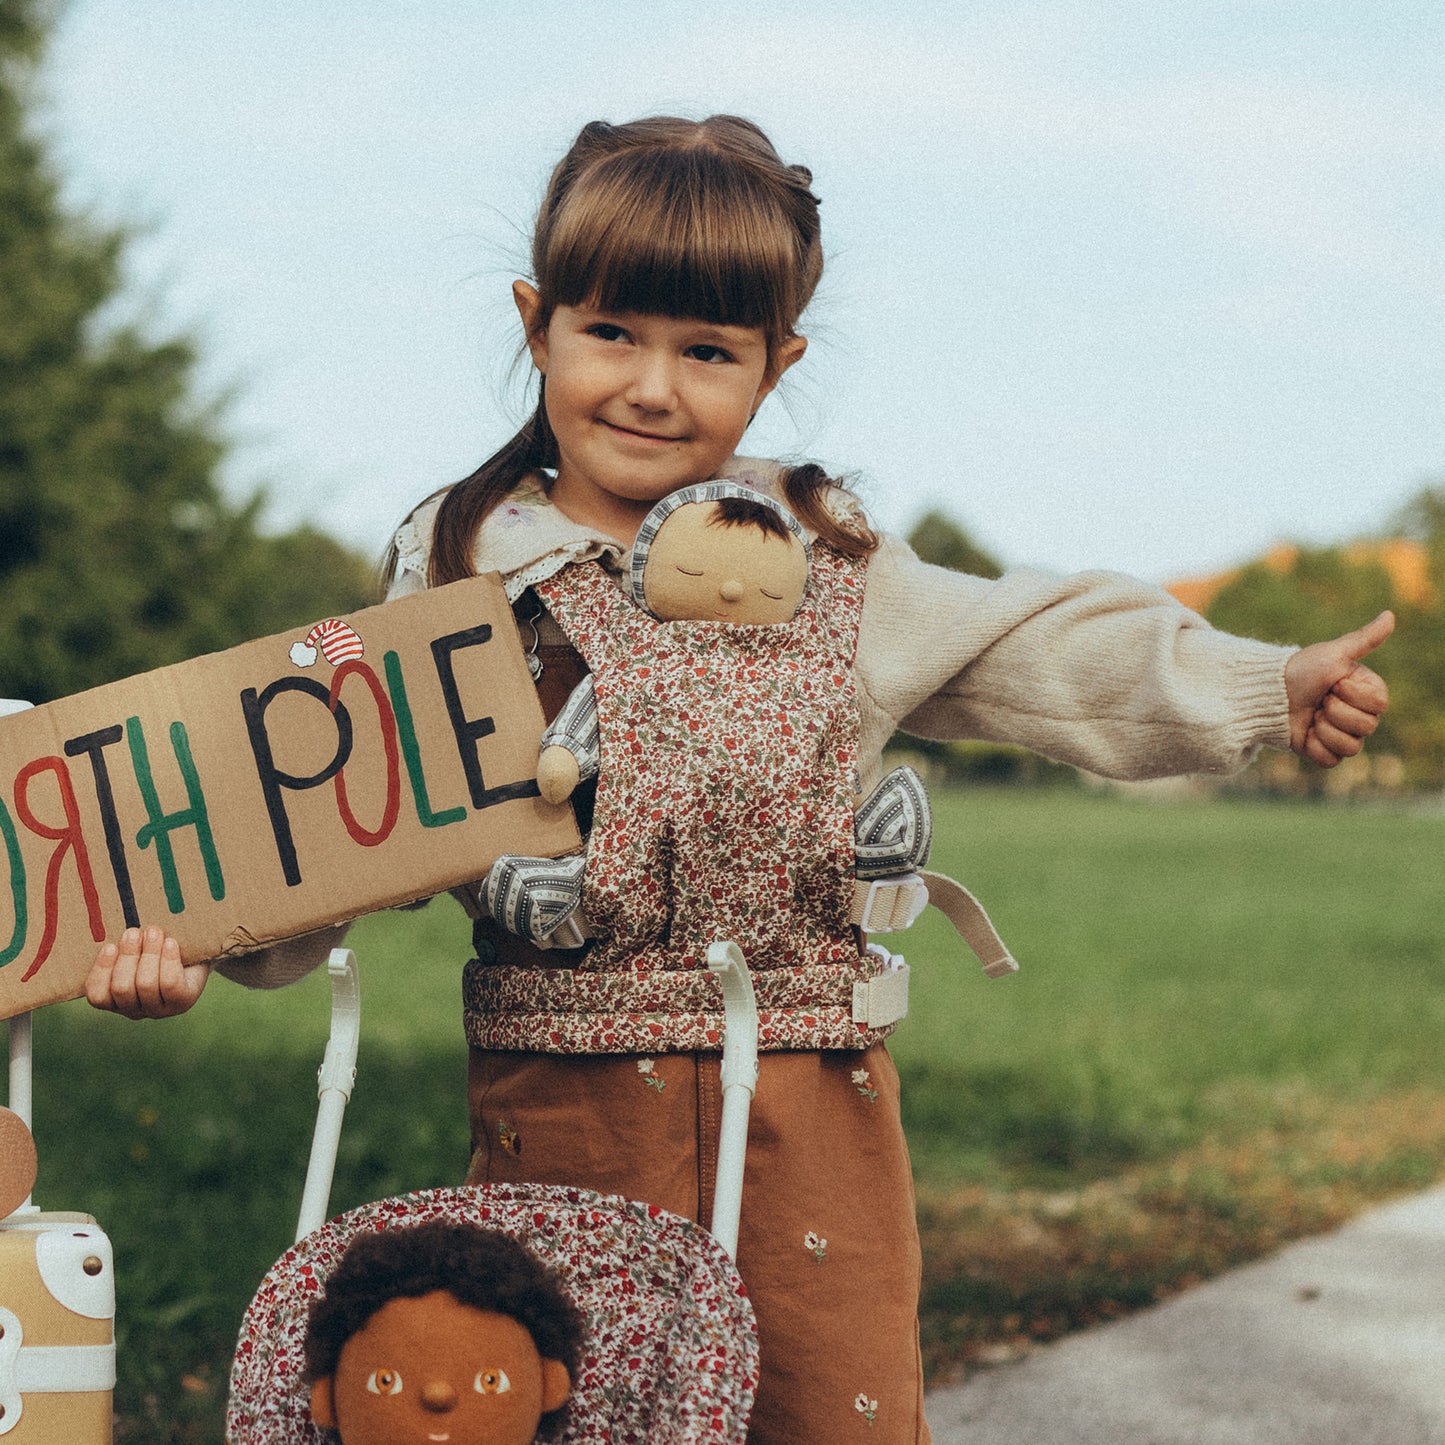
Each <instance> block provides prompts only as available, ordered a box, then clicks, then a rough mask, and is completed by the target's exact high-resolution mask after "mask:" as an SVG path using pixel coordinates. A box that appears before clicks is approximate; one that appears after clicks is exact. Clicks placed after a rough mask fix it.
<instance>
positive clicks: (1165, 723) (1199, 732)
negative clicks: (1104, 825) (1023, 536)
mask: <svg viewBox="0 0 1445 1445" xmlns="http://www.w3.org/2000/svg"><path fill="white" fill-rule="evenodd" d="M1372 625H1373V624H1372ZM1341 645H1342V644H1341V643H1335V644H1325V646H1327V647H1339V646H1341ZM1347 650H1348V649H1347ZM1311 652H1312V649H1306V652H1305V654H1300V655H1301V656H1302V657H1306V658H1307V657H1308V655H1309V654H1310V653H1311ZM1295 655H1296V654H1295V653H1294V652H1293V650H1292V649H1289V648H1281V647H1274V646H1271V645H1269V644H1266V643H1261V642H1254V641H1251V640H1249V639H1246V638H1238V637H1232V636H1230V635H1229V634H1227V633H1223V632H1219V631H1216V630H1215V629H1214V628H1212V627H1210V626H1209V624H1208V623H1207V622H1206V621H1205V620H1204V619H1203V618H1202V617H1200V616H1199V615H1198V614H1197V613H1193V612H1190V611H1189V610H1188V609H1187V608H1185V607H1182V606H1181V605H1180V604H1179V603H1178V602H1176V601H1175V600H1174V599H1173V598H1172V597H1170V596H1169V595H1168V594H1167V593H1165V592H1163V591H1161V590H1160V589H1158V588H1156V587H1151V586H1149V585H1147V584H1146V583H1143V582H1138V581H1136V580H1134V579H1133V578H1129V577H1123V576H1120V575H1118V574H1114V573H1105V572H1094V573H1082V574H1078V575H1076V576H1072V577H1061V576H1058V575H1056V574H1053V573H1048V572H1042V571H1036V570H1033V569H1026V568H1021V569H1018V570H1016V571H1013V572H1009V573H1007V574H1006V575H1005V576H1003V577H1001V578H999V579H998V580H997V581H989V580H986V579H984V578H979V577H970V576H967V575H964V574H961V573H956V572H951V571H948V570H946V569H943V568H939V567H931V566H929V565H927V564H926V563H923V562H920V561H919V560H918V558H917V557H916V556H914V554H913V553H912V551H911V550H910V549H909V548H908V547H907V546H906V545H905V544H903V543H902V542H899V541H898V540H897V539H895V538H885V539H884V542H883V545H882V546H881V547H880V549H879V551H878V552H877V554H875V556H874V557H873V559H872V561H871V563H870V566H869V572H868V588H867V593H866V597H865V603H864V613H863V624H862V628H861V631H860V635H859V647H858V667H857V670H858V675H859V680H860V683H861V685H862V689H863V692H864V694H865V698H866V699H867V706H869V707H872V708H876V709H877V714H878V715H877V716H876V717H874V718H871V719H870V718H869V717H868V716H866V715H865V731H866V730H868V729H869V728H870V727H872V728H875V729H878V730H879V731H880V732H882V733H883V735H884V736H886V732H887V730H889V729H891V728H892V727H894V726H897V727H901V728H903V729H904V730H905V731H907V732H912V733H917V734H919V735H921V736H924V737H934V738H977V739H982V740H985V741H990V742H1006V743H1018V744H1021V745H1023V746H1025V747H1028V748H1030V749H1032V750H1033V751H1035V752H1040V753H1043V754H1045V755H1047V756H1049V757H1053V758H1058V759H1060V760H1062V761H1065V762H1069V763H1074V764H1075V765H1077V766H1079V767H1083V768H1087V769H1089V770H1090V771H1092V772H1096V773H1100V774H1103V775H1105V776H1108V777H1116V778H1145V777H1163V776H1168V775H1170V774H1177V773H1188V772H1213V773H1223V772H1231V771H1234V770H1235V769H1237V768H1239V767H1242V766H1243V765H1244V764H1246V763H1247V762H1249V761H1250V759H1251V758H1252V757H1253V756H1254V754H1255V752H1257V751H1258V749H1259V747H1260V746H1261V745H1263V744H1268V745H1270V746H1273V747H1278V748H1289V747H1290V746H1291V745H1292V743H1293V742H1294V741H1295V740H1296V739H1295V737H1294V736H1293V735H1292V725H1297V723H1298V721H1299V719H1300V718H1301V717H1302V716H1303V713H1301V712H1299V711H1298V709H1295V710H1292V704H1293V703H1294V701H1295V700H1294V697H1293V695H1292V694H1293V689H1291V690H1290V691H1287V689H1286V674H1285V670H1286V664H1287V663H1288V662H1289V660H1290V659H1291V658H1292V657H1293V656H1295ZM1342 661H1343V659H1342V658H1335V660H1334V663H1333V666H1334V668H1335V669H1336V677H1337V680H1340V681H1341V682H1342V681H1343V678H1344V676H1345V675H1347V673H1348V669H1346V671H1345V672H1339V671H1338V668H1339V666H1340V664H1341V663H1342ZM1356 666H1358V662H1357V660H1352V661H1351V662H1350V663H1349V668H1353V667H1356ZM1329 671H1330V669H1329V668H1326V672H1329ZM1362 672H1363V673H1368V672H1369V670H1368V669H1362ZM1369 676H1370V677H1373V676H1374V674H1372V673H1371V674H1369ZM1333 686H1334V684H1333V683H1331V684H1329V685H1326V686H1325V687H1324V688H1323V689H1322V690H1320V689H1319V679H1313V680H1312V681H1311V682H1310V684H1309V686H1308V687H1305V688H1304V690H1303V691H1304V693H1312V694H1313V696H1314V701H1313V702H1310V703H1309V713H1310V715H1311V716H1313V713H1314V712H1315V711H1316V710H1317V708H1318V707H1321V706H1326V705H1327V704H1325V703H1324V702H1323V701H1321V700H1322V699H1324V698H1326V697H1327V696H1328V694H1329V693H1330V691H1331V689H1332V687H1333ZM1344 686H1345V687H1346V689H1347V690H1348V687H1349V684H1344ZM1380 686H1381V687H1383V684H1381V685H1380ZM1336 696H1337V698H1338V700H1339V701H1340V702H1343V703H1345V704H1347V705H1351V706H1354V707H1356V708H1357V710H1359V711H1368V709H1360V708H1358V703H1357V702H1356V701H1355V700H1354V699H1353V698H1351V697H1343V698H1340V697H1339V695H1338V694H1337V695H1336ZM1306 701H1307V699H1306V698H1305V697H1304V696H1303V695H1302V696H1301V700H1300V702H1299V707H1300V708H1303V707H1304V706H1305V704H1306ZM1381 701H1382V699H1381ZM1328 706H1329V707H1330V708H1331V709H1332V710H1333V711H1334V712H1335V713H1336V716H1337V717H1339V716H1342V714H1340V713H1339V710H1338V708H1336V707H1335V705H1334V704H1328ZM865 712H866V707H865ZM1324 721H1326V722H1329V721H1330V718H1329V717H1328V715H1327V716H1326V718H1325V719H1324ZM1332 725H1336V726H1337V725H1338V723H1333V724H1332ZM1296 731H1298V729H1297V726H1296ZM1342 731H1344V729H1342ZM1314 732H1315V737H1316V739H1317V740H1318V739H1319V738H1320V737H1321V736H1322V734H1321V730H1320V729H1319V728H1316V729H1315V730H1314ZM1300 736H1301V738H1303V737H1307V736H1308V729H1307V730H1306V732H1305V733H1304V734H1301V735H1300ZM1311 755H1313V754H1311ZM1337 756H1338V755H1337Z"/></svg>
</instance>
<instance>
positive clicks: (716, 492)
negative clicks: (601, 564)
mask: <svg viewBox="0 0 1445 1445" xmlns="http://www.w3.org/2000/svg"><path fill="white" fill-rule="evenodd" d="M728 497H737V498H739V499H741V500H742V501H745V502H756V503H757V504H758V505H759V506H762V507H766V508H767V509H768V510H769V511H771V512H776V513H777V515H778V518H779V520H780V521H781V522H782V523H783V525H784V526H785V527H787V529H788V530H789V531H790V532H791V533H792V534H793V535H794V536H795V537H796V538H797V539H798V540H799V541H800V542H801V543H802V544H803V551H804V552H806V553H807V554H808V556H809V557H810V558H811V556H812V548H811V547H810V546H809V545H808V539H807V537H806V536H805V535H804V534H803V528H802V526H801V525H800V524H799V522H798V519H797V518H796V517H795V516H794V515H793V514H792V513H791V512H790V511H789V510H788V509H787V508H786V507H785V506H783V504H782V503H781V502H778V501H774V500H773V498H772V497H770V496H768V495H767V493H766V492H760V491H758V490H757V489H756V488H755V487H747V486H744V485H743V484H742V483H741V482H694V483H693V485H692V486H690V487H679V488H678V489H677V491H675V492H669V493H668V494H667V496H665V497H664V498H663V499H662V500H661V501H660V502H658V503H657V505H656V506H655V507H653V509H652V510H651V511H650V512H649V513H648V514H647V516H646V517H644V518H643V520H642V525H641V526H640V527H639V528H638V529H637V538H636V540H635V541H634V542H633V544H632V551H631V552H630V553H629V554H628V567H627V588H628V591H629V593H630V594H631V596H632V600H633V601H634V602H635V603H637V605H638V606H639V607H641V608H644V609H645V608H646V607H647V601H646V599H645V597H644V595H643V591H642V574H643V573H644V572H645V571H646V570H647V554H648V553H649V552H650V551H651V550H652V543H653V539H654V538H655V537H656V536H657V533H658V530H659V529H660V528H661V526H662V524H663V523H664V522H665V521H666V520H667V519H668V518H669V517H670V516H671V515H672V514H673V513H674V512H675V511H677V509H678V508H679V507H686V506H688V505H689V504H690V503H692V502H721V501H723V500H724V499H725V498H728Z"/></svg>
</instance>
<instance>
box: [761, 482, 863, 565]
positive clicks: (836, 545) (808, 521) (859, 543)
mask: <svg viewBox="0 0 1445 1445" xmlns="http://www.w3.org/2000/svg"><path fill="white" fill-rule="evenodd" d="M780 481H781V484H782V490H783V500H784V501H785V502H786V503H787V504H788V507H789V509H790V510H791V511H792V513H793V515H794V516H795V517H796V518H797V519H798V520H799V521H800V522H802V524H803V525H804V526H805V527H808V528H810V529H811V530H812V531H813V532H814V533H815V534H816V535H817V537H818V539H819V540H820V541H822V542H825V543H826V544H827V545H828V546H829V547H831V548H832V549H833V550H834V551H835V552H841V553H842V554H843V555H844V556H845V557H869V556H871V555H872V554H873V553H874V552H876V551H877V550H878V534H877V532H875V531H874V530H873V529H872V527H870V526H869V525H868V522H867V520H866V519H865V518H864V516H863V513H862V512H861V511H855V512H853V513H852V514H851V515H850V516H847V517H840V516H838V514H837V513H836V512H835V511H834V510H833V508H832V507H830V506H829V505H828V493H829V491H831V490H832V489H833V488H834V487H836V486H837V483H836V482H834V480H833V479H832V478H831V477H830V476H829V475H828V474H827V472H825V471H824V470H823V468H822V467H820V466H819V465H818V464H817V462H805V463H804V464H803V465H802V466H798V467H788V468H787V469H785V470H784V472H783V473H782V476H781V478H780Z"/></svg>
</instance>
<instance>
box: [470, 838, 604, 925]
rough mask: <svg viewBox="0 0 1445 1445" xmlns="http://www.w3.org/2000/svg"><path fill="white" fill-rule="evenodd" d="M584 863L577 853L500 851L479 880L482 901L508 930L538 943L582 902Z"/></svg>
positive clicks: (580, 855) (563, 921)
mask: <svg viewBox="0 0 1445 1445" xmlns="http://www.w3.org/2000/svg"><path fill="white" fill-rule="evenodd" d="M585 863H586V859H585V858H584V857H583V855H582V854H581V853H574V854H573V855H572V856H571V857H568V858H527V857H522V856H519V855H517V854H511V853H509V854H503V856H502V857H500V858H498V859H497V861H496V862H495V863H493V864H492V867H491V871H490V872H489V873H488V874H487V877H486V880H485V882H483V884H482V901H483V902H484V903H485V904H486V907H487V911H488V912H489V913H490V914H491V915H492V917H493V918H495V919H496V920H497V922H498V923H500V924H501V925H502V927H503V928H505V929H506V930H507V931H508V932H509V933H515V934H517V935H518V937H520V938H530V939H532V940H533V942H536V943H541V942H543V941H544V940H545V939H547V938H548V937H549V936H550V935H551V934H552V933H553V932H555V931H556V929H557V928H559V927H560V926H561V925H562V924H563V923H565V922H566V921H567V919H568V918H569V917H570V916H571V915H572V914H573V913H575V912H576V911H577V907H578V905H579V904H580V903H581V902H582V872H583V868H584V865H585Z"/></svg>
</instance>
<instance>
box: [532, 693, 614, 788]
mask: <svg viewBox="0 0 1445 1445" xmlns="http://www.w3.org/2000/svg"><path fill="white" fill-rule="evenodd" d="M542 746H543V747H544V748H550V747H553V746H560V747H564V748H566V749H567V751H568V752H570V753H571V754H572V756H573V757H575V758H576V759H577V766H578V768H579V769H580V770H581V774H582V776H583V777H584V778H590V777H593V776H594V775H595V774H596V772H597V769H598V766H599V765H600V764H601V761H602V734H601V731H600V729H599V728H598V725H597V684H596V683H595V682H593V680H592V674H591V673H590V672H589V673H588V674H587V676H586V677H584V678H583V679H582V681H581V682H579V683H578V684H577V686H576V687H574V688H573V689H572V694H571V696H570V697H569V698H568V699H567V701H566V702H564V703H563V704H562V711H561V712H559V713H558V714H557V716H556V717H555V718H553V719H552V721H551V722H550V723H549V724H548V725H547V730H546V732H544V733H543V734H542Z"/></svg>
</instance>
